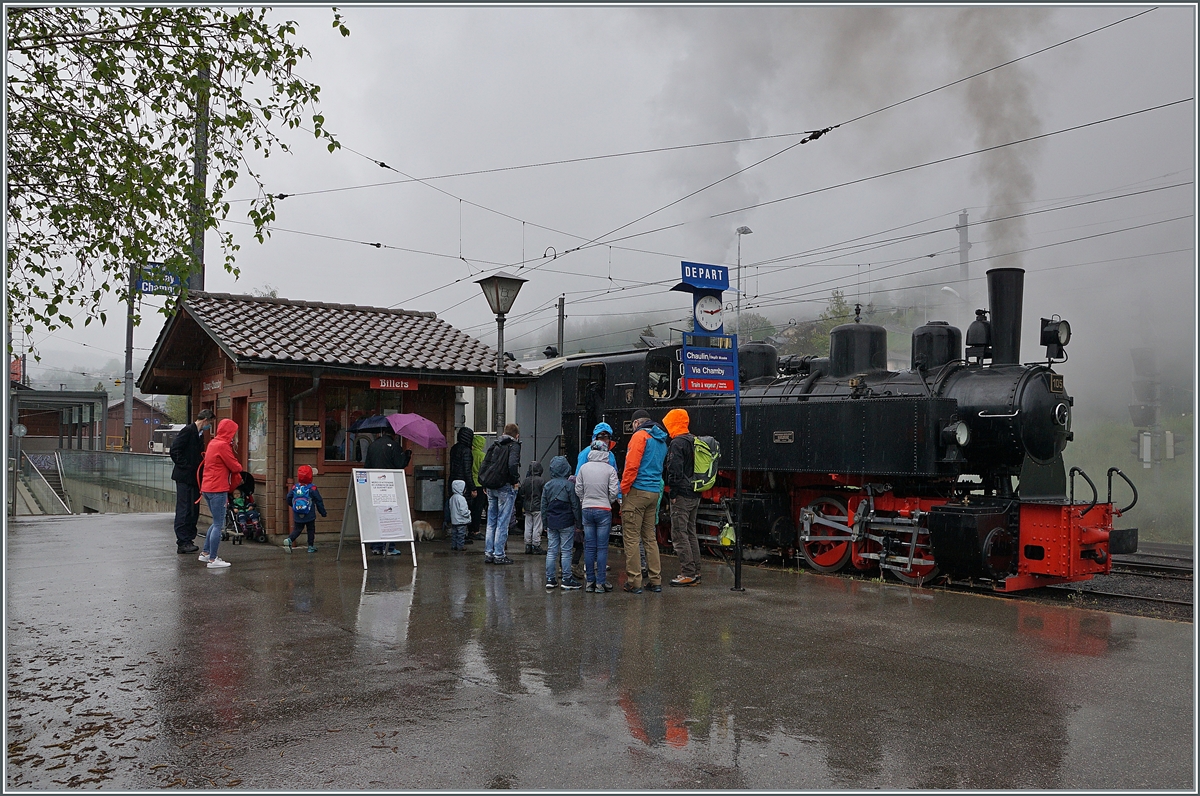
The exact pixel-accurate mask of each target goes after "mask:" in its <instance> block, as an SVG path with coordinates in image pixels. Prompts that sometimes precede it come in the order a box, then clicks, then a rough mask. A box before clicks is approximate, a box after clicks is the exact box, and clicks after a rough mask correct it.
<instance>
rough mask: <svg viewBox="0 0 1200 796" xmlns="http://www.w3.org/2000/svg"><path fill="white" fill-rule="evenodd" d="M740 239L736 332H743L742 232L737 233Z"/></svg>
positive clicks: (735, 316)
mask: <svg viewBox="0 0 1200 796" xmlns="http://www.w3.org/2000/svg"><path fill="white" fill-rule="evenodd" d="M737 239H738V259H737V309H736V310H735V311H734V324H735V325H736V327H737V328H736V329H734V333H735V334H741V333H742V233H740V232H739V233H737Z"/></svg>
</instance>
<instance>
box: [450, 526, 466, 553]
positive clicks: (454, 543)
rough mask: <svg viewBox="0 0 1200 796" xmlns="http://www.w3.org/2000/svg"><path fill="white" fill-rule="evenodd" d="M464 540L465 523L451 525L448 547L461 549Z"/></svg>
mask: <svg viewBox="0 0 1200 796" xmlns="http://www.w3.org/2000/svg"><path fill="white" fill-rule="evenodd" d="M466 541H467V526H466V524H465V523H464V524H463V525H451V526H450V549H451V550H462V549H463V545H464V544H465V543H466Z"/></svg>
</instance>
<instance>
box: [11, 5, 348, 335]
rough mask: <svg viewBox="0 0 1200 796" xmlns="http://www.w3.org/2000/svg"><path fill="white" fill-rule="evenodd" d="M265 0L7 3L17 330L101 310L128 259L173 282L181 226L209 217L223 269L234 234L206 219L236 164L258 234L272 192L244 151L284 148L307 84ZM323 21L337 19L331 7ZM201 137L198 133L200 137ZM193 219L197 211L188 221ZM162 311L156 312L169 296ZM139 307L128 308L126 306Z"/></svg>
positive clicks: (319, 127)
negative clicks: (204, 164) (250, 4)
mask: <svg viewBox="0 0 1200 796" xmlns="http://www.w3.org/2000/svg"><path fill="white" fill-rule="evenodd" d="M268 11H269V9H263V8H257V9H235V8H214V7H204V8H201V7H170V8H168V7H141V8H132V7H107V6H106V7H63V6H43V7H21V8H18V7H7V8H6V9H5V14H6V17H7V18H6V22H7V31H8V37H7V46H8V62H7V67H8V70H7V85H6V90H7V97H6V99H7V108H6V114H7V123H8V141H7V143H8V150H7V162H6V166H7V170H8V181H7V185H6V188H7V201H8V216H7V230H6V232H7V251H6V254H7V260H8V290H9V300H10V302H11V307H12V309H11V313H12V315H11V319H12V320H13V321H14V322H15V323H16V324H17V325H18V326H19V327H20V328H23V329H24V330H25V332H26V333H31V332H32V331H33V324H35V323H37V324H39V325H41V326H42V327H44V328H45V329H47V330H50V331H53V330H55V329H58V328H61V327H62V326H74V321H75V318H77V317H78V316H79V314H80V313H81V314H82V315H83V318H84V325H87V324H88V323H90V322H91V321H92V320H93V319H97V318H98V319H99V320H100V322H101V323H103V322H104V321H105V320H106V318H105V314H104V313H103V312H102V311H100V304H101V301H102V299H103V298H104V296H105V295H106V294H109V293H114V294H116V295H117V296H118V297H119V298H121V299H122V300H125V299H126V298H127V293H128V284H127V283H128V274H129V269H130V267H131V266H139V267H140V266H143V265H144V264H145V263H147V262H160V263H163V266H162V267H161V268H156V269H154V270H151V271H149V272H147V273H145V276H146V277H147V278H150V279H154V280H155V281H165V279H163V277H165V275H166V273H173V274H177V275H178V276H179V277H180V279H181V280H182V281H183V282H184V284H185V285H186V282H187V276H188V275H189V274H190V273H192V272H194V271H196V270H197V268H198V265H197V264H196V263H194V262H193V261H192V259H191V256H190V254H188V253H189V252H190V251H191V229H192V228H193V227H194V226H202V227H203V228H204V229H209V230H217V231H218V237H219V240H220V244H221V249H222V252H223V255H224V267H225V269H226V270H227V271H229V272H230V273H232V274H234V275H237V274H238V269H237V268H236V266H235V265H234V260H235V253H236V252H237V249H238V247H237V245H235V244H234V242H233V237H232V235H231V234H230V233H228V232H225V231H221V230H220V229H219V227H218V224H219V222H220V221H221V220H223V219H225V218H227V217H228V215H229V211H230V204H229V200H228V199H227V198H226V197H227V196H228V194H229V191H230V189H231V188H233V186H234V185H235V184H236V183H237V180H238V178H239V176H242V175H248V176H249V178H250V179H251V180H253V181H254V182H255V183H256V184H257V185H258V197H257V198H256V199H254V200H253V201H252V202H251V203H250V208H249V211H248V216H249V218H250V220H251V221H252V222H253V224H254V233H255V237H256V238H257V239H258V240H259V242H262V241H263V239H264V237H265V236H266V235H268V234H269V225H270V223H271V222H272V221H274V220H275V206H274V200H275V197H273V196H272V195H271V194H269V193H267V192H266V191H265V189H264V188H263V185H262V183H261V181H260V180H259V177H258V175H257V174H256V173H255V171H254V169H253V167H252V166H251V165H250V163H249V162H248V160H247V158H246V153H247V152H248V151H250V150H253V151H254V152H256V153H258V154H260V155H261V156H262V157H268V156H269V155H270V154H271V153H272V152H273V151H275V150H279V151H287V149H288V147H287V144H286V143H285V142H284V141H282V140H281V139H280V138H279V133H280V132H281V131H282V130H283V129H294V128H302V127H303V125H305V124H307V125H309V126H310V127H311V131H312V133H313V135H314V136H315V137H316V138H318V139H321V140H323V141H324V142H325V143H326V146H327V148H328V149H329V151H331V152H332V151H334V150H336V149H337V148H338V147H339V144H338V142H337V140H336V139H335V138H334V137H333V136H332V135H331V134H330V133H329V132H328V131H326V129H325V127H324V124H325V120H324V117H322V116H321V115H320V114H319V113H317V112H316V111H315V107H316V104H317V100H318V94H319V92H320V88H319V87H318V86H316V85H314V84H313V83H310V82H309V81H307V80H305V79H303V78H301V77H299V76H298V75H296V74H295V73H294V69H295V67H296V66H297V65H298V64H299V63H300V61H302V60H303V59H305V58H307V57H308V56H309V52H308V50H307V49H306V48H304V47H301V46H299V45H297V44H296V43H295V42H294V38H295V34H296V25H295V23H294V22H291V21H285V22H281V23H275V22H269V21H268V19H267V15H268ZM333 26H334V28H336V29H337V30H338V31H339V32H340V33H341V34H342V35H343V36H347V35H349V33H350V31H349V30H348V29H347V28H346V26H345V24H344V23H343V21H342V17H341V15H340V14H339V13H338V11H337V9H334V21H333ZM204 108H208V111H207V114H208V136H207V153H208V183H209V188H208V191H207V192H206V193H203V194H202V193H201V192H200V190H198V189H197V183H196V181H195V179H194V176H193V153H194V151H195V148H196V141H195V138H196V135H195V128H196V117H197V113H198V112H203V109H204ZM202 148H203V147H202ZM194 222H195V223H194ZM176 298H178V297H172V298H171V300H169V301H167V302H166V305H165V306H164V307H163V309H162V312H163V313H164V314H168V315H169V314H170V313H171V312H172V311H173V309H174V303H175V299H176ZM138 320H140V318H139V319H138Z"/></svg>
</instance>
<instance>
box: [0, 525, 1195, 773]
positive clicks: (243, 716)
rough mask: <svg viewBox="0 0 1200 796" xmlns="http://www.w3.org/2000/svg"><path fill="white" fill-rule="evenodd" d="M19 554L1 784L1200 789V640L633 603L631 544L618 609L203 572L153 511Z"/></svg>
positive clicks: (510, 582)
mask: <svg viewBox="0 0 1200 796" xmlns="http://www.w3.org/2000/svg"><path fill="white" fill-rule="evenodd" d="M6 545H7V550H6V559H5V563H6V575H7V578H6V584H5V586H6V598H7V626H6V630H7V637H6V642H7V649H6V654H7V683H6V687H7V694H8V702H7V716H6V721H7V729H8V733H7V738H8V749H7V761H6V763H7V765H6V785H7V787H8V788H10V789H13V788H40V789H55V790H58V789H63V788H72V787H85V788H97V787H99V788H105V789H121V790H132V789H151V788H155V789H157V788H164V787H167V788H169V787H178V788H185V789H191V788H201V789H207V788H210V787H224V788H230V787H232V788H235V789H239V790H242V789H282V790H364V789H370V790H399V789H427V788H428V789H435V788H449V789H456V790H463V789H470V790H476V789H484V788H517V789H530V790H532V789H579V790H629V789H652V788H682V789H699V788H744V789H759V790H774V789H783V790H821V789H870V788H882V789H911V788H919V789H942V788H967V789H1001V790H1008V789H1015V788H1035V789H1088V790H1095V789H1143V788H1151V789H1180V790H1194V788H1195V787H1196V781H1195V768H1194V766H1195V756H1194V755H1195V723H1194V700H1195V693H1194V691H1193V678H1194V665H1195V660H1194V651H1195V639H1194V629H1193V626H1192V625H1190V624H1178V623H1172V622H1166V621H1162V620H1155V619H1145V618H1139V617H1132V616H1119V615H1109V614H1104V613H1098V612H1094V611H1088V610H1083V609H1076V608H1063V607H1058V606H1046V605H1033V604H1030V603H1025V602H1021V601H1019V600H1015V599H1012V598H1007V597H997V596H991V595H970V594H960V593H942V592H932V591H927V590H916V589H911V588H908V587H905V586H901V585H894V584H890V583H884V582H869V581H850V580H843V579H839V578H832V577H824V576H820V575H815V574H812V573H803V574H796V573H786V572H778V571H766V570H758V569H754V568H747V569H746V570H745V573H744V582H745V586H746V588H747V591H746V592H745V593H742V594H738V593H733V592H731V591H730V590H729V587H730V585H732V573H731V572H730V571H729V570H728V569H727V568H725V567H724V566H723V565H722V564H720V563H719V562H715V561H706V562H705V564H704V567H703V576H704V577H703V585H702V586H700V587H698V588H685V589H672V588H670V587H667V588H665V589H664V591H663V593H661V594H653V593H649V592H647V593H645V594H642V595H630V594H624V593H622V592H621V591H620V583H621V582H622V580H623V575H619V574H618V573H619V572H620V570H621V569H622V566H621V558H622V557H621V553H620V551H619V550H617V549H616V548H613V550H612V552H613V553H614V554H615V555H613V556H611V558H610V560H611V562H612V573H613V578H612V579H613V580H614V581H615V582H616V583H617V584H618V587H617V591H614V592H613V593H611V594H607V595H592V594H585V593H583V592H562V591H556V592H553V593H550V594H548V593H546V592H545V591H544V588H543V583H544V580H543V578H544V576H543V559H540V558H535V557H532V556H522V555H517V556H516V558H517V559H518V563H517V564H516V565H513V566H507V567H496V566H487V565H484V564H483V561H482V550H481V545H479V544H476V545H474V546H473V547H474V549H475V550H476V551H477V552H474V553H471V552H470V551H471V549H472V548H470V547H469V548H468V553H466V554H462V553H452V552H451V551H450V550H449V547H448V545H447V544H446V543H445V542H431V543H425V544H420V545H419V547H418V552H419V564H418V566H417V567H416V569H415V570H414V568H413V566H412V561H411V559H410V558H409V557H408V556H407V555H404V556H396V557H392V558H376V557H372V558H371V559H370V569H369V570H368V571H367V572H366V573H365V575H364V572H363V569H362V562H361V558H360V557H359V556H358V555H357V552H358V551H357V548H356V547H350V548H348V549H347V550H346V551H345V552H344V553H343V556H342V560H341V562H335V561H334V553H335V551H334V549H333V548H332V547H329V546H326V547H323V548H322V549H321V550H320V551H319V552H317V553H315V554H306V553H304V552H302V551H303V548H300V552H295V553H292V554H290V555H289V554H287V553H285V552H283V551H282V550H281V549H280V548H278V547H272V546H267V545H256V544H251V543H247V544H244V545H237V546H231V545H229V544H222V546H221V551H220V552H221V555H222V557H224V558H226V559H228V560H229V561H231V562H232V563H233V566H232V567H231V568H229V569H225V570H208V569H206V568H205V567H204V565H203V564H201V563H199V562H198V561H197V560H196V555H178V554H176V552H175V545H174V535H173V532H172V530H171V517H170V516H169V515H162V514H151V515H146V514H141V515H128V514H126V515H92V516H82V517H65V518H55V517H46V518H36V519H24V518H22V519H20V520H19V521H17V522H12V523H10V524H9V526H8V531H7V536H6ZM510 547H511V544H510ZM664 568H665V570H666V575H667V576H668V577H670V576H671V575H673V574H674V573H675V571H676V570H675V560H674V559H673V558H671V557H664Z"/></svg>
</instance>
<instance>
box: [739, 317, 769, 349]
mask: <svg viewBox="0 0 1200 796" xmlns="http://www.w3.org/2000/svg"><path fill="white" fill-rule="evenodd" d="M741 324H742V327H741V329H740V330H739V332H738V343H739V344H741V343H748V342H751V341H753V340H765V339H767V338H768V337H770V336H771V335H773V334H775V325H774V324H773V323H771V321H770V320H768V319H767V318H766V317H764V316H762V315H759V314H758V313H757V312H743V313H742V319H741Z"/></svg>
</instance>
